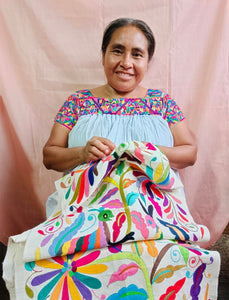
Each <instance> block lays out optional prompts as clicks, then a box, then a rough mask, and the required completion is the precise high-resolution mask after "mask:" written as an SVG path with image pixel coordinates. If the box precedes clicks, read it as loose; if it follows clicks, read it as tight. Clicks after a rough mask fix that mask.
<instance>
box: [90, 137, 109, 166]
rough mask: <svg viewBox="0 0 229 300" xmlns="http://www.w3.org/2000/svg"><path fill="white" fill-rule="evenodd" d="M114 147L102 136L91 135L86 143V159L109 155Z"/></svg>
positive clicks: (96, 158)
mask: <svg viewBox="0 0 229 300" xmlns="http://www.w3.org/2000/svg"><path fill="white" fill-rule="evenodd" d="M114 148H115V144H114V143H113V142H111V141H110V140H108V139H106V138H102V137H96V136H94V137H92V138H91V139H90V140H89V141H88V142H87V144H86V147H85V156H86V161H87V162H88V161H91V160H98V159H100V158H104V157H105V156H107V155H109V154H110V153H111V152H112V151H113V150H114Z"/></svg>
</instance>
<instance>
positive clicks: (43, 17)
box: [0, 0, 229, 247]
mask: <svg viewBox="0 0 229 300" xmlns="http://www.w3.org/2000/svg"><path fill="white" fill-rule="evenodd" d="M118 17H133V18H138V19H142V20H144V21H146V22H147V23H148V24H149V25H150V27H151V28H152V30H153V32H154V34H155V38H156V52H155V55H154V57H153V59H152V61H151V63H150V65H149V69H148V73H147V75H146V77H145V79H144V82H143V84H144V85H145V86H146V87H149V88H156V89H161V90H163V91H166V92H168V93H169V94H170V95H171V96H172V97H173V98H174V99H175V100H176V102H177V103H178V105H179V106H180V107H181V109H182V111H183V112H184V114H185V115H186V117H187V120H188V123H189V126H190V128H191V129H192V130H193V132H194V133H195V134H196V136H197V141H198V149H199V152H198V160H197V162H196V164H195V165H194V166H192V167H188V168H186V169H185V170H182V171H181V178H182V181H183V183H184V186H185V192H186V197H187V202H188V205H189V208H190V211H191V213H192V215H193V217H194V219H195V221H196V222H199V223H202V224H205V225H207V226H208V228H209V229H210V232H211V240H210V242H209V243H206V244H205V245H203V246H206V247H209V246H211V245H212V244H213V243H214V242H215V241H216V240H217V239H218V238H219V236H220V235H221V233H222V231H223V230H224V228H225V226H226V225H227V223H228V219H229V209H228V204H229V179H228V178H229V177H228V170H229V130H228V129H229V105H228V100H229V99H228V98H229V82H228V81H229V76H228V66H229V64H228V57H229V56H228V54H229V51H228V50H229V46H228V44H229V41H228V39H229V32H228V30H229V1H227V0H212V1H207V0H189V1H185V0H153V1H150V0H126V1H123V0H115V1H114V0H92V1H85V0H67V1H56V0H39V1H29V0H7V1H5V0H0V39H1V40H0V79H1V91H0V94H1V98H0V137H1V141H0V167H1V172H0V240H1V241H2V242H3V243H7V239H8V237H9V236H10V235H14V234H17V233H20V232H22V231H24V230H26V229H29V228H31V227H33V226H35V225H37V224H39V223H40V222H41V221H43V220H44V219H45V203H46V200H47V197H48V195H49V194H51V193H52V192H53V191H54V189H55V186H54V182H55V180H57V179H59V178H60V177H61V176H62V174H61V173H58V172H55V171H52V170H46V169H45V167H44V166H43V163H42V148H43V145H44V143H45V142H46V140H47V138H48V136H49V133H50V130H51V127H52V124H53V119H54V116H55V115H56V113H57V111H58V109H59V108H60V106H61V105H62V104H63V102H64V100H65V99H66V98H67V97H68V96H69V95H70V94H71V93H73V92H74V91H75V90H77V89H81V88H92V87H95V86H98V85H101V84H104V82H105V77H104V73H103V68H102V64H101V52H100V45H101V40H102V33H103V30H104V27H105V26H106V24H107V23H109V22H110V21H111V20H113V19H115V18H118Z"/></svg>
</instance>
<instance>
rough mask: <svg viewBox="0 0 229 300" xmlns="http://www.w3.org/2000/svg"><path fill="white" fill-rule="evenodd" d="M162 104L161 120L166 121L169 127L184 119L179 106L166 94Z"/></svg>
mask: <svg viewBox="0 0 229 300" xmlns="http://www.w3.org/2000/svg"><path fill="white" fill-rule="evenodd" d="M163 104H164V108H165V110H164V115H163V118H164V119H165V120H166V121H167V123H168V125H169V127H172V126H173V125H175V124H176V123H178V122H180V121H182V120H184V119H185V116H184V114H183V113H182V111H181V110H180V108H179V106H178V105H177V104H176V102H175V101H174V100H173V99H171V97H170V96H169V95H168V94H164V97H163Z"/></svg>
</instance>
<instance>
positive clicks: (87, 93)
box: [69, 89, 92, 99]
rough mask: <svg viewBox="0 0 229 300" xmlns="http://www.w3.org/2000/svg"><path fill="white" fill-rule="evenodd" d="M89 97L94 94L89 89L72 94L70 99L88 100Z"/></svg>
mask: <svg viewBox="0 0 229 300" xmlns="http://www.w3.org/2000/svg"><path fill="white" fill-rule="evenodd" d="M89 97H92V93H91V91H90V90H89V89H83V90H76V91H75V92H74V93H72V94H71V95H70V96H69V99H73V98H74V99H77V98H78V99H82V98H83V99H87V98H89Z"/></svg>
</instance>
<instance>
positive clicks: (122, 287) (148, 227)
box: [4, 19, 219, 300]
mask: <svg viewBox="0 0 229 300" xmlns="http://www.w3.org/2000/svg"><path fill="white" fill-rule="evenodd" d="M154 46H155V42H154V37H153V34H152V32H151V30H150V28H149V27H148V26H147V25H146V24H145V23H144V22H143V21H140V20H133V19H118V20H115V21H113V22H112V23H111V24H110V25H109V26H108V27H107V29H106V30H105V33H104V37H103V43H102V55H103V66H104V71H105V74H106V78H107V83H106V84H105V85H103V86H100V87H97V88H95V89H92V90H81V91H77V92H75V93H74V94H73V95H71V96H70V97H69V98H68V100H67V101H66V102H65V104H64V105H63V107H62V108H61V109H60V111H59V113H58V114H57V116H56V119H55V120H56V122H55V123H54V125H53V129H52V131H51V134H50V137H49V139H48V141H47V143H46V145H45V147H44V164H45V166H46V167H47V168H49V169H54V170H58V171H64V172H66V173H67V175H65V176H64V177H63V178H61V179H60V180H59V181H57V182H56V188H57V193H56V194H55V196H56V199H57V202H56V204H57V205H56V208H55V211H53V212H52V215H51V217H49V218H48V220H47V221H46V222H44V223H42V224H40V225H38V226H37V227H35V228H33V229H31V230H30V231H28V232H25V233H23V234H22V235H20V236H19V237H12V238H11V239H10V243H9V247H8V254H7V257H6V259H5V262H4V274H5V275H4V278H5V279H6V283H7V286H8V287H9V290H10V294H11V296H12V297H14V295H16V297H17V298H16V299H31V298H33V299H39V300H43V299H87V300H89V299H107V300H114V299H138V300H140V299H160V300H163V299H170V298H171V297H172V298H173V299H175V297H177V299H178V298H179V299H182V298H183V299H188V298H189V297H190V296H192V299H198V297H199V299H205V298H206V299H207V298H211V299H216V296H217V285H216V284H214V282H211V281H212V280H215V279H216V278H217V276H218V268H219V257H218V254H217V253H212V252H211V253H209V252H205V251H203V250H201V249H200V248H198V247H197V246H196V245H192V243H193V242H195V241H198V240H199V241H202V240H204V239H206V238H208V230H207V228H205V227H204V226H202V225H198V224H196V223H195V222H194V220H193V219H192V216H191V215H190V213H189V211H188V207H187V205H186V202H185V198H184V193H183V190H182V184H181V182H180V180H179V178H178V177H177V176H176V173H175V172H174V171H173V169H180V168H184V167H187V166H189V165H192V164H194V163H195V160H196V152H197V147H196V143H195V138H194V136H193V134H192V133H191V131H190V130H189V128H188V126H187V123H186V121H185V120H184V116H183V114H182V112H181V111H180V109H179V107H178V106H177V105H176V103H175V102H174V101H173V100H172V99H171V98H170V97H169V96H168V95H167V94H165V93H163V92H161V91H158V90H152V89H147V88H144V87H142V86H141V85H140V83H141V81H142V79H143V77H144V75H145V73H146V71H147V68H148V63H149V61H150V59H151V57H152V55H153V52H154ZM153 144H154V145H153ZM155 145H159V146H155ZM163 153H164V154H163ZM170 167H171V168H170ZM70 170H71V172H69V171H70ZM185 241H188V243H187V244H185ZM12 261H13V262H12ZM205 269H206V270H205ZM14 270H15V271H14ZM177 270H179V272H176V271H177ZM204 272H206V274H208V275H207V276H203V273H204Z"/></svg>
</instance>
